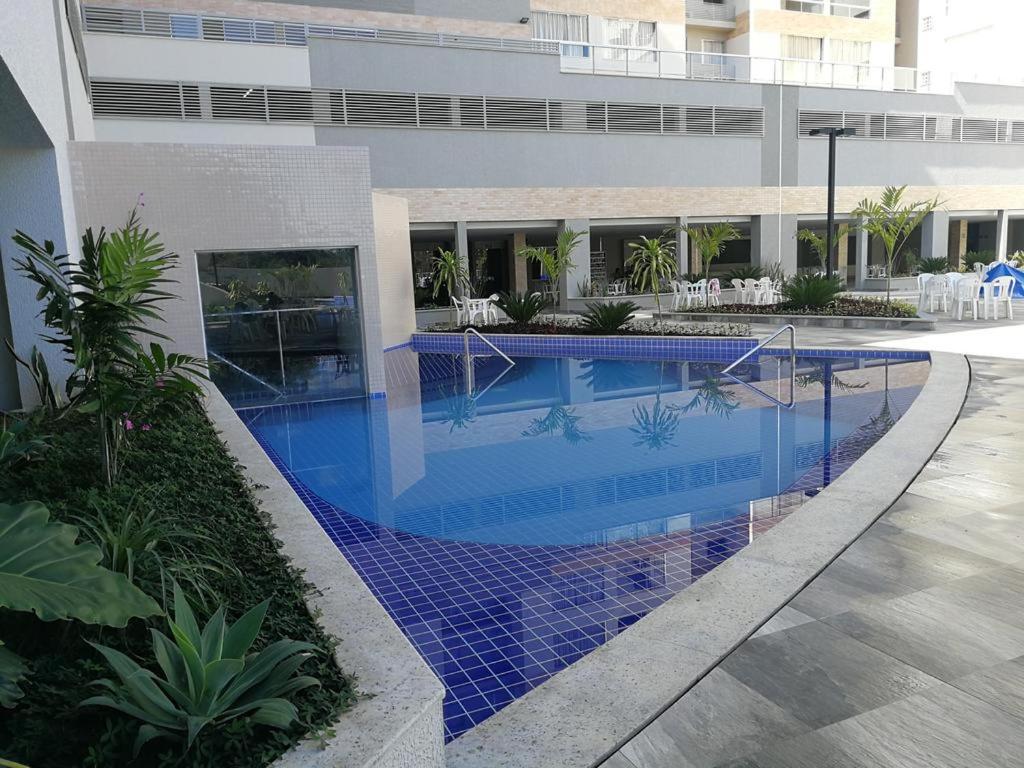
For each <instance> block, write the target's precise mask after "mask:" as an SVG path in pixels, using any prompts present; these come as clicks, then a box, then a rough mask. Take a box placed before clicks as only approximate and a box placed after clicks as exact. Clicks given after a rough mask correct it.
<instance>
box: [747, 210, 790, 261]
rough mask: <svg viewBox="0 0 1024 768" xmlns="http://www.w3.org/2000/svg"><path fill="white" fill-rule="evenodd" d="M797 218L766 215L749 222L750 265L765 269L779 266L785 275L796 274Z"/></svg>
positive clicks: (755, 217) (786, 215)
mask: <svg viewBox="0 0 1024 768" xmlns="http://www.w3.org/2000/svg"><path fill="white" fill-rule="evenodd" d="M796 230H797V217H796V216H794V215H791V214H784V215H778V214H767V215H763V216H754V217H753V218H752V219H751V220H750V263H751V264H752V265H754V266H756V267H761V268H762V269H767V268H768V267H770V266H771V265H772V264H781V265H782V269H783V270H784V271H785V273H786V274H787V275H795V274H796V243H797V241H796Z"/></svg>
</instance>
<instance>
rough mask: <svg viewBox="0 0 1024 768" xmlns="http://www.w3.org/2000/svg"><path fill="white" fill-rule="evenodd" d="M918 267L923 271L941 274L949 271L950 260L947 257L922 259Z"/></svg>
mask: <svg viewBox="0 0 1024 768" xmlns="http://www.w3.org/2000/svg"><path fill="white" fill-rule="evenodd" d="M917 268H918V269H919V270H920V271H921V272H922V273H928V274H931V275H941V274H945V273H946V272H949V262H948V261H946V260H945V259H938V258H931V259H921V260H920V261H919V262H917Z"/></svg>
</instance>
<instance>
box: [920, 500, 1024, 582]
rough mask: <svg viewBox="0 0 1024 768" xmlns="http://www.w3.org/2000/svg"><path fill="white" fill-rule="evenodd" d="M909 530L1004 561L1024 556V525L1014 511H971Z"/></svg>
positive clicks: (1012, 560)
mask: <svg viewBox="0 0 1024 768" xmlns="http://www.w3.org/2000/svg"><path fill="white" fill-rule="evenodd" d="M910 530H911V531H912V532H913V533H914V534H915V535H917V536H923V537H925V538H929V539H932V540H934V541H938V542H941V543H942V544H948V545H950V546H954V547H958V548H960V549H963V550H966V551H968V552H973V553H974V554H976V555H980V556H981V557H986V558H990V559H992V560H999V561H1001V562H1004V563H1016V562H1018V561H1019V560H1021V559H1022V558H1024V525H1022V521H1021V519H1020V517H1019V516H1018V515H1016V514H1013V513H1006V512H998V511H995V510H993V511H991V512H971V513H969V514H967V515H958V516H957V517H954V518H952V519H948V520H936V521H933V522H929V523H923V524H921V525H917V526H915V527H913V528H911V529H910ZM1022 594H1024V592H1022Z"/></svg>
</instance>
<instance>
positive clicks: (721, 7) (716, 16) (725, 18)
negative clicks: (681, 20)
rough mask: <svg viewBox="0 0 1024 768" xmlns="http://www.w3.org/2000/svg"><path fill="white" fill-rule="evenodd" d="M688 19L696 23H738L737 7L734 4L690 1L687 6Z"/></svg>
mask: <svg viewBox="0 0 1024 768" xmlns="http://www.w3.org/2000/svg"><path fill="white" fill-rule="evenodd" d="M686 18H687V19H693V20H695V21H721V22H735V21H736V6H734V5H733V4H732V3H708V2H702V0H690V1H689V2H688V3H687V4H686Z"/></svg>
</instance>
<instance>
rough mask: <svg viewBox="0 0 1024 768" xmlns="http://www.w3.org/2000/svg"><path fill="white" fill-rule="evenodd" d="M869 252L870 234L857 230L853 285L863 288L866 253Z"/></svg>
mask: <svg viewBox="0 0 1024 768" xmlns="http://www.w3.org/2000/svg"><path fill="white" fill-rule="evenodd" d="M870 252H871V236H870V235H869V234H868V233H867V232H865V231H864V230H863V229H858V230H857V266H856V271H855V277H854V283H853V284H854V287H855V288H856V289H857V290H858V291H863V290H864V281H865V280H867V278H868V254H869V253H870Z"/></svg>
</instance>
